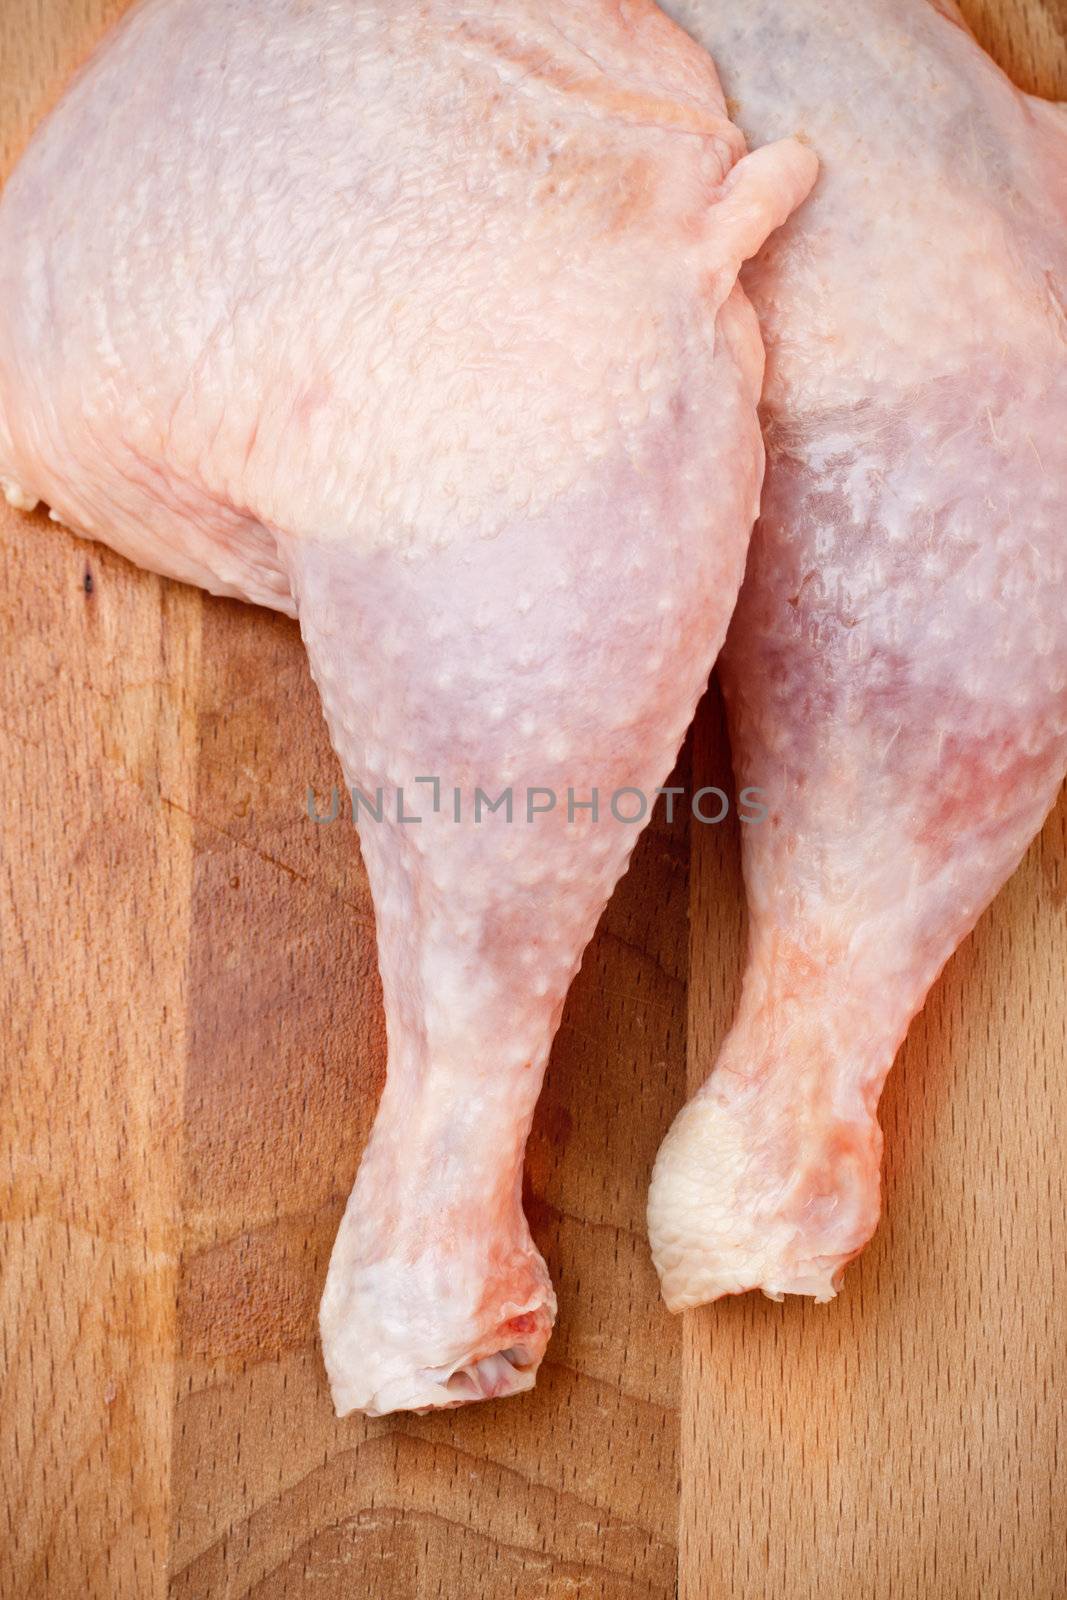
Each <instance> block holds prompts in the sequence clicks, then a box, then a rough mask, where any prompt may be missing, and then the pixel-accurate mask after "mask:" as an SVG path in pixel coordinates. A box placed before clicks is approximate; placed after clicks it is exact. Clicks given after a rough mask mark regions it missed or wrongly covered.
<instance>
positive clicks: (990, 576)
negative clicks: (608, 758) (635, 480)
mask: <svg viewBox="0 0 1067 1600" xmlns="http://www.w3.org/2000/svg"><path fill="white" fill-rule="evenodd" d="M667 9H668V10H669V11H670V12H671V14H672V15H673V16H675V17H676V18H677V19H678V20H679V21H681V22H682V23H683V25H685V26H686V27H687V28H688V29H690V31H691V32H692V33H693V34H694V36H695V37H696V38H698V39H699V40H700V41H701V42H703V43H704V44H706V45H707V46H708V47H709V48H711V49H713V50H714V51H715V52H716V54H717V57H718V59H719V60H720V61H721V63H722V64H723V68H724V84H725V87H726V90H727V92H728V94H729V95H730V96H732V97H733V99H732V100H731V104H734V103H735V102H736V104H737V106H738V107H739V111H738V115H739V119H740V121H741V123H742V125H743V127H744V128H745V131H746V133H747V134H748V135H749V136H750V137H752V138H754V139H770V138H774V137H776V136H778V135H780V134H782V133H784V132H786V131H789V132H801V133H802V134H803V135H805V136H806V137H808V138H810V139H811V141H812V143H813V144H814V145H815V147H816V148H817V149H818V151H819V155H820V161H821V163H822V176H821V178H820V181H819V183H818V185H817V187H816V190H815V193H814V195H813V197H812V199H811V201H810V202H809V204H808V205H807V206H806V207H804V209H803V210H802V211H801V212H800V213H798V215H797V216H796V217H795V218H794V219H793V221H792V222H791V223H790V224H789V225H788V227H787V228H785V229H783V230H782V232H781V233H780V234H779V235H778V236H777V237H776V239H775V240H774V241H772V243H771V245H770V247H769V248H768V251H767V252H766V253H765V255H764V256H763V257H762V258H761V260H760V262H758V263H755V264H754V266H753V270H752V271H751V274H750V275H749V276H747V278H746V280H745V281H746V286H747V288H748V291H749V293H750V294H751V296H752V299H753V302H754V304H755V306H756V309H757V312H758V314H759V315H760V318H761V322H762V325H763V329H764V334H765V338H766V343H767V363H768V364H767V382H766V388H765V398H764V421H765V432H766V440H767V453H768V459H767V478H766V484H765V489H764V497H763V507H762V513H761V520H760V523H759V525H758V527H757V530H756V533H755V535H754V538H753V543H752V549H751V552H750V556H749V564H748V571H747V576H746V579H745V584H744V588H743V590H742V594H741V599H740V601H739V604H738V608H737V612H736V614H735V617H734V620H733V623H732V624H731V629H730V634H729V638H728V641H727V646H726V649H725V651H724V656H723V667H722V673H723V680H724V686H725V691H726V696H727V702H728V712H729V719H730V731H731V738H732V742H733V753H734V761H735V765H736V771H737V777H738V781H739V783H741V784H755V785H759V786H760V787H762V788H763V789H764V790H765V791H766V794H767V797H768V801H769V803H770V806H771V815H770V817H769V820H768V822H767V823H766V824H765V825H764V826H762V827H754V828H749V829H746V830H745V832H746V838H745V877H746V884H747V891H748V900H749V909H750V949H749V958H748V967H747V972H746V977H745V983H744V989H743V995H742V1000H741V1005H740V1013H739V1015H738V1017H737V1020H736V1023H735V1025H734V1028H733V1030H732V1032H731V1033H730V1034H729V1036H728V1037H727V1039H726V1042H725V1044H724V1045H723V1048H722V1053H721V1056H720V1059H719V1061H718V1063H717V1065H716V1067H715V1069H714V1071H713V1072H712V1074H711V1077H710V1078H709V1080H708V1082H707V1083H706V1084H705V1086H704V1088H703V1089H702V1090H701V1091H700V1092H699V1094H698V1095H697V1096H696V1098H695V1099H694V1100H693V1101H692V1102H691V1103H690V1104H689V1105H688V1106H687V1107H685V1108H684V1110H683V1111H682V1112H681V1113H680V1115H679V1117H678V1119H677V1121H676V1122H675V1124H674V1127H673V1128H672V1130H671V1131H670V1133H669V1134H668V1137H667V1139H666V1141H665V1143H664V1146H663V1149H662V1151H661V1153H660V1156H659V1159H658V1162H657V1165H656V1169H655V1173H654V1178H653V1184H652V1191H651V1196H650V1204H649V1223H650V1231H651V1236H652V1244H653V1253H654V1255H655V1259H656V1262H657V1265H658V1267H659V1271H660V1275H661V1278H662V1282H663V1289H664V1294H665V1296H666V1299H667V1302H668V1304H669V1305H671V1306H672V1307H674V1308H676V1309H678V1308H681V1307H684V1306H689V1305H695V1304H698V1303H700V1302H702V1301H706V1300H713V1299H715V1298H716V1297H717V1296H718V1295H722V1294H731V1293H736V1292H738V1291H741V1290H744V1289H749V1288H753V1287H759V1288H762V1289H763V1290H764V1291H765V1292H766V1293H767V1294H769V1295H771V1296H773V1297H776V1298H777V1297H780V1296H781V1295H782V1294H784V1293H799V1294H808V1295H813V1296H815V1298H816V1299H820V1300H823V1299H828V1298H830V1297H831V1296H832V1295H833V1294H834V1292H835V1290H836V1288H837V1287H838V1283H839V1279H840V1275H841V1273H842V1270H843V1268H844V1266H845V1265H846V1264H847V1262H848V1261H849V1260H850V1259H851V1258H852V1257H853V1256H854V1255H855V1254H856V1252H857V1251H859V1250H860V1249H861V1248H862V1246H863V1245H864V1244H865V1243H866V1241H867V1239H868V1238H869V1237H870V1235H871V1233H872V1232H873V1230H874V1228H875V1225H876V1223H877V1219H878V1214H879V1205H880V1201H879V1165H880V1155H881V1133H880V1130H879V1127H878V1123H877V1118H876V1108H877V1102H878V1098H879V1095H880V1093H881V1089H882V1086H883V1083H884V1081H885V1077H886V1073H887V1072H888V1070H889V1067H890V1065H891V1063H892V1060H893V1057H894V1055H895V1053H896V1051H897V1048H898V1046H899V1044H900V1042H901V1040H902V1038H903V1036H904V1034H905V1032H906V1030H907V1027H908V1024H909V1022H910V1021H911V1019H912V1017H913V1016H914V1014H915V1012H916V1011H917V1010H918V1009H919V1008H920V1007H921V1005H922V1003H923V1001H924V999H925V997H926V994H927V992H928V990H929V988H930V986H931V984H932V983H933V981H934V979H935V977H936V976H937V973H938V972H939V970H940V968H941V967H942V965H943V964H944V962H945V961H946V960H947V958H948V957H949V956H950V955H951V953H952V952H953V950H954V949H955V948H956V946H957V945H958V944H959V943H960V941H961V940H962V939H963V938H964V936H965V935H966V934H967V933H968V931H969V930H970V928H971V927H972V926H973V924H974V922H975V920H976V919H977V917H978V916H979V914H980V913H981V911H982V909H983V908H984V907H985V906H986V904H987V903H988V902H989V900H990V899H991V898H992V896H993V895H994V894H995V893H996V891H997V889H998V888H999V887H1000V885H1001V884H1002V883H1003V882H1004V880H1005V878H1006V877H1007V876H1008V875H1009V874H1010V873H1011V872H1012V870H1013V869H1014V867H1015V865H1016V863H1017V862H1018V860H1019V858H1020V856H1021V855H1022V853H1023V851H1024V850H1025V848H1026V846H1027V844H1028V843H1029V841H1030V840H1031V839H1032V837H1033V836H1034V834H1035V833H1036V832H1037V830H1038V829H1039V828H1040V826H1041V823H1042V821H1043V819H1044V817H1045V815H1046V814H1047V812H1048V810H1049V808H1050V806H1051V805H1052V804H1053V802H1054V799H1055V796H1056V793H1057V790H1058V787H1059V784H1060V782H1061V780H1062V778H1063V774H1064V769H1065V767H1067V319H1065V313H1064V305H1065V301H1067V113H1065V112H1064V110H1062V109H1061V108H1057V107H1052V106H1048V105H1046V104H1043V103H1040V102H1038V101H1035V100H1032V99H1029V98H1028V97H1026V96H1025V95H1022V94H1020V93H1018V92H1017V91H1016V90H1015V89H1014V87H1013V86H1012V85H1011V84H1010V83H1009V82H1008V81H1007V79H1006V78H1005V77H1004V76H1003V75H1002V74H1001V73H1000V71H999V70H998V69H997V68H996V67H995V66H994V64H993V63H992V62H991V61H990V60H989V59H988V58H987V57H986V56H985V55H983V53H982V52H981V51H980V50H979V48H978V46H977V45H976V44H975V42H974V40H973V39H972V38H971V36H970V35H969V34H968V33H967V31H966V30H965V28H964V27H963V25H962V22H961V21H960V19H959V17H958V15H957V14H956V13H955V12H954V11H951V10H950V8H949V7H948V6H947V5H943V6H941V7H939V8H938V9H935V8H934V7H932V6H930V5H928V4H926V3H925V0H862V3H860V4H857V3H856V0H761V3H760V4H759V5H750V6H737V5H734V4H732V3H727V0H670V3H669V4H668V7H667Z"/></svg>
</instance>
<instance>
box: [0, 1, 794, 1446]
mask: <svg viewBox="0 0 1067 1600" xmlns="http://www.w3.org/2000/svg"><path fill="white" fill-rule="evenodd" d="M815 165H816V163H815V159H814V157H813V155H812V154H811V152H810V151H809V150H807V149H806V148H804V147H803V146H802V145H800V144H797V143H795V142H792V141H786V142H783V143H782V144H781V145H778V146H776V147H773V148H768V149H764V150H760V151H757V152H755V153H754V154H752V155H746V153H745V145H744V141H743V139H742V137H741V135H740V134H739V133H738V131H737V129H736V128H735V127H734V126H733V125H732V123H731V122H730V120H729V118H728V116H727V113H726V109H725V105H724V102H723V98H722V94H721V91H720V88H719V84H718V80H717V78H716V74H715V69H714V67H713V65H712V63H711V60H710V59H709V57H708V56H707V55H706V54H705V52H704V51H703V50H702V49H700V48H699V47H698V46H697V45H696V44H694V43H693V42H692V41H691V40H690V39H689V38H688V37H687V36H686V35H685V34H684V33H683V32H682V31H681V30H680V29H678V28H677V27H676V26H675V25H674V24H672V23H670V22H669V21H667V20H666V19H665V18H664V16H663V15H662V13H661V12H660V11H659V10H657V8H656V7H654V6H653V5H652V4H651V3H649V0H633V3H628V4H626V5H624V6H619V5H616V4H613V3H609V0H579V3H577V4H574V3H570V0H569V3H567V4H562V3H557V0H541V3H535V0H494V3H493V4H492V5H488V4H482V5H471V4H462V3H461V4H454V3H444V0H422V3H418V4H416V3H414V0H400V3H391V4H385V3H383V0H335V3H329V4H325V3H324V4H316V5H306V4H302V3H300V0H226V3H224V4H213V3H208V0H147V3H145V4H142V5H140V6H139V7H138V8H136V9H135V10H134V11H133V12H131V13H130V14H129V15H128V17H127V18H126V20H125V21H124V23H123V24H122V25H121V26H120V28H119V29H118V30H117V31H116V32H115V33H114V34H113V35H112V36H111V38H110V39H109V40H108V41H107V42H106V43H105V45H104V46H103V48H102V49H101V50H100V51H99V52H98V54H97V55H96V57H95V58H94V59H93V61H92V62H91V63H90V64H89V66H88V68H87V69H86V71H84V72H83V74H82V75H81V76H80V77H79V79H78V80H77V82H76V84H75V85H74V87H73V88H72V89H71V90H70V92H69V93H68V94H67V96H66V98H65V99H64V101H63V102H62V103H61V105H60V107H59V109H58V110H57V111H56V112H55V113H54V114H53V115H52V116H51V118H50V119H49V120H48V121H47V123H46V124H45V126H44V127H43V129H42V130H41V131H40V132H39V134H38V136H37V137H36V139H35V141H34V142H33V144H32V145H31V148H30V150H29V152H28V154H27V155H26V157H25V158H24V160H23V162H22V164H21V165H20V167H19V168H18V169H17V171H16V173H15V175H14V177H13V178H12V180H11V182H10V184H9V186H8V189H7V191H6V193H5V195H4V198H3V202H2V205H0V483H2V487H3V488H4V490H5V492H6V493H7V496H8V498H9V499H10V500H11V501H12V502H13V503H15V504H17V505H21V506H32V505H33V504H34V503H35V502H37V501H44V502H45V503H46V504H47V505H49V506H50V507H51V508H52V510H53V514H54V515H55V516H56V517H57V519H59V520H61V521H62V522H64V523H65V524H67V525H68V526H69V527H70V528H72V529H74V530H76V531H78V532H80V533H82V534H84V535H87V536H89V537H92V538H98V539H102V540H104V541H105V542H107V543H108V544H110V545H112V546H113V547H114V548H115V549H116V550H118V551H120V552H121V553H123V554H125V555H127V556H129V557H130V558H131V559H132V560H134V561H137V562H139V563H141V564H142V565H144V566H147V567H149V568H152V569H153V570H155V571H157V572H161V573H164V574H166V575H169V576H171V577H174V578H178V579H182V580H185V581H188V582H192V583H196V584H200V585H203V586H204V587H206V588H207V589H209V590H211V591H212V592H213V593H216V594H222V595H230V596H237V597H240V598H243V599H245V600H249V601H253V602H256V603H258V604H261V605H266V606H272V607H275V608H276V609H278V610H280V611H283V612H286V613H287V614H289V615H291V616H297V617H299V621H300V626H301V630H302V633H303V637H304V640H305V642H306V645H307V650H308V654H309V657H310V662H311V668H312V671H313V674H314V677H315V680H316V682H317V684H318V686H319V689H320V691H321V694H322V700H323V705H324V709H325V714H326V718H327V721H328V724H329V728H330V731H331V735H332V738H333V742H334V745H335V747H336V749H337V752H338V754H339V756H340V759H341V763H342V766H343V769H344V774H345V778H346V780H347V782H348V783H349V784H350V785H352V786H353V788H354V789H355V790H356V791H357V796H356V799H357V803H358V811H359V820H360V824H361V837H362V848H363V854H364V859H365V862H366V868H367V872H368V874H369V878H370V882H371V887H372V890H373V894H374V900H375V906H376V913H377V929H378V944H379V960H380V966H381V973H382V980H383V988H384V996H385V1004H386V1011H387V1028H388V1043H389V1065H388V1081H387V1084H386V1088H385V1091H384V1095H383V1099H382V1103H381V1107H380V1110H379V1115H378V1119H377V1123H376V1126H375V1129H374V1132H373V1135H372V1138H371V1142H370V1145H369V1147H368V1149H367V1151H366V1152H365V1154H364V1157H363V1161H362V1165H361V1166H360V1168H359V1174H358V1178H357V1181H356V1186H355V1189H354V1192H353V1195H352V1198H351V1201H350V1203H349V1206H348V1209H347V1211H346V1213H345V1217H344V1221H343V1224H342V1227H341V1230H340V1234H339V1237H338V1240H337V1243H336V1247H335V1250H334V1254H333V1259H332V1263H331V1266H330V1271H329V1276H328V1281H327V1284H326V1289H325V1294H324V1298H323V1302H322V1312H321V1328H322V1335H323V1343H324V1351H325V1358H326V1365H327V1369H328V1373H329V1377H330V1381H331V1385H332V1390H333V1396H334V1400H335V1403H336V1406H337V1409H338V1411H339V1412H340V1413H342V1414H343V1413H345V1412H348V1411H351V1410H354V1409H359V1410H362V1411H365V1412H367V1413H369V1414H372V1415H375V1414H379V1413H382V1412H387V1411H391V1410H397V1409H404V1408H414V1409H425V1408H430V1407H437V1406H448V1405H456V1404H461V1403H462V1402H464V1401H466V1400H474V1399H479V1398H482V1397H486V1396H492V1395H500V1394H508V1393H512V1392H514V1391H517V1390H521V1389H525V1388H528V1387H529V1386H530V1385H531V1384H532V1383H533V1381H534V1375H535V1372H536V1369H537V1366H538V1363H539V1361H540V1359H541V1356H542V1353H543V1350H544V1347H545V1343H546V1341H547V1339H548V1336H549V1332H550V1329H551V1325H552V1319H553V1315H554V1310H555V1301H554V1297H553V1292H552V1287H551V1284H550V1282H549V1279H548V1275H547V1272H546V1269H545V1265H544V1262H543V1261H542V1259H541V1257H540V1255H539V1253H538V1251H537V1249H536V1248H535V1246H534V1243H533V1241H532V1239H531V1236H530V1232H529V1229H528V1227H527V1224H526V1220H525V1218H524V1216H523V1212H522V1207H521V1201H520V1181H521V1168H522V1158H523V1149H524V1145H525V1140H526V1135H527V1131H528V1128H529V1124H530V1118H531V1114H532V1111H533V1107H534V1103H535V1100H536V1098H537V1094H538V1091H539V1088H540V1084H541V1080H542V1075H543V1071H544V1067H545V1063H546V1058H547V1055H548V1051H549V1047H550V1043H551V1040H552V1036H553V1033H554V1031H555V1028H556V1026H557V1024H558V1021H559V1017H560V1013H561V1009H562V1006H563V1001H564V997H565V995H566V992H567V988H568V985H569V984H570V981H571V978H572V976H573V975H574V972H575V971H576V969H577V966H578V963H579V961H580V959H581V955H582V950H583V947H584V946H585V944H586V942H587V940H588V939H589V937H590V935H591V933H592V931H593V928H594V926H595V923H596V921H597V918H598V916H599V914H600V912H601V910H602V908H603V906H604V904H605V902H606V900H607V898H608V896H609V894H610V893H611V890H612V887H613V885H614V884H615V882H616V880H617V879H618V877H619V875H620V874H621V873H622V872H623V870H624V868H625V866H626V862H627V859H628V857H629V855H630V852H631V850H632V848H633V845H634V843H635V840H636V837H637V834H638V833H639V831H640V822H641V820H642V817H643V816H644V815H647V812H648V810H649V809H650V808H651V804H653V803H654V791H655V788H656V786H657V784H660V783H662V782H663V781H664V778H665V776H666V774H667V773H668V772H669V771H670V768H671V765H672V762H673V759H674V757H675V754H676V752H677V750H678V747H679V744H680V742H681V739H682V737H683V734H684V732H685V729H686V726H687V724H688V722H689V720H690V718H691V715H692V712H693V709H694V706H695V703H696V700H697V698H698V696H699V694H700V692H701V690H702V688H703V686H704V683H705V680H706V678H707V674H708V672H709V670H710V668H711V665H712V663H713V661H714V659H715V657H716V655H717V653H718V650H719V647H720V644H721V642H722V639H723V637H724V634H725V631H726V626H727V623H728V620H729V617H730V613H731V611H732V609H733V605H734V602H735V599H736V595H737V590H738V587H739V585H740V581H741V577H742V573H743V570H744V562H745V555H746V550H747V545H748V540H749V536H750V533H751V528H752V523H753V520H754V517H755V515H756V511H757V505H758V496H759V488H760V481H761V474H762V467H763V449H762V442H761V439H760V432H759V426H758V419H757V411H756V407H757V401H758V397H759V390H760V384H761V380H762V368H763V352H762V345H761V341H760V337H759V332H758V328H757V324H756V320H755V317H754V315H753V313H752V310H751V308H750V306H749V305H748V302H747V301H746V299H745V297H744V295H743V293H742V292H741V290H740V289H739V288H738V287H737V275H738V270H739V267H740V264H741V262H742V260H743V259H745V258H747V257H749V256H751V255H752V254H753V253H754V252H755V251H756V250H758V249H759V247H760V246H761V245H762V243H763V241H764V239H765V237H766V235H767V234H768V233H769V232H770V231H771V229H773V228H774V227H776V226H778V225H779V224H780V223H781V222H782V221H783V220H784V219H785V218H786V217H787V216H788V214H789V213H790V211H791V210H792V209H793V208H794V207H795V206H796V205H797V204H798V203H799V202H800V201H801V199H802V198H803V197H804V195H805V194H806V193H807V191H808V189H809V188H810V186H811V183H812V181H813V178H814V172H815ZM27 536H28V537H32V533H31V532H30V531H29V530H28V533H27ZM620 790H627V791H631V792H629V793H627V794H626V795H625V796H624V797H623V798H622V799H621V800H620V801H619V802H618V803H617V804H616V805H615V806H613V805H612V800H613V798H614V797H615V796H616V793H617V791H620ZM479 791H481V794H480V795H479ZM594 791H596V802H597V810H596V811H595V812H594V810H593V809H592V807H593V792H594ZM635 791H636V798H635V793H634V792H635ZM642 802H643V803H644V805H645V810H644V812H642V811H641V810H640V807H641V804H642Z"/></svg>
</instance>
